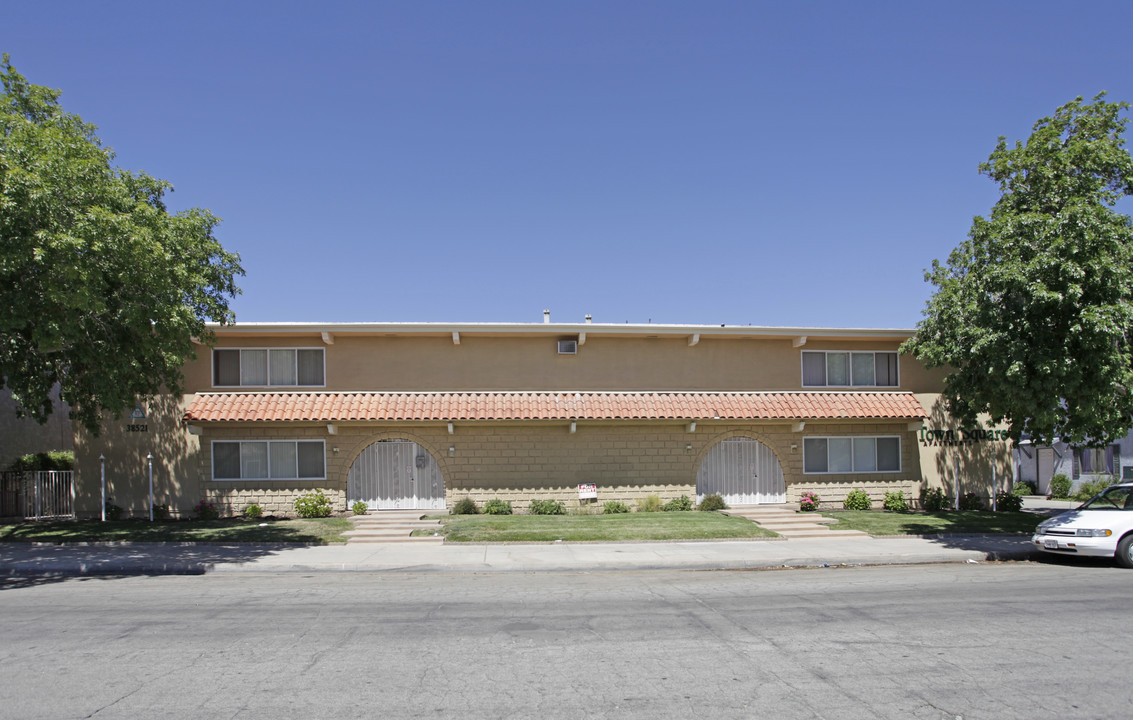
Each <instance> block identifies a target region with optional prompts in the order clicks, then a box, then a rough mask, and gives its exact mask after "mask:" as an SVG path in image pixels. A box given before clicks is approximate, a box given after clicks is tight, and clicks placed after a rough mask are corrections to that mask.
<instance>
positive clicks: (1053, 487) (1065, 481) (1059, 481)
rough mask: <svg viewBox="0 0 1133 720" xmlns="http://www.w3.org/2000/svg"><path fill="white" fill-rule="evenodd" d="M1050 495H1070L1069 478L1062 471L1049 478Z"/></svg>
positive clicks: (1062, 496)
mask: <svg viewBox="0 0 1133 720" xmlns="http://www.w3.org/2000/svg"><path fill="white" fill-rule="evenodd" d="M1050 496H1051V497H1052V498H1059V499H1064V498H1068V497H1070V478H1069V477H1067V476H1066V475H1065V474H1063V473H1058V474H1057V475H1055V476H1054V477H1052V478H1051V479H1050Z"/></svg>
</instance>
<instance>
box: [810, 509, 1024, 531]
mask: <svg viewBox="0 0 1133 720" xmlns="http://www.w3.org/2000/svg"><path fill="white" fill-rule="evenodd" d="M821 514H822V515H825V516H826V517H830V518H835V519H836V520H838V522H837V524H836V525H833V526H831V527H835V528H839V529H843V528H845V529H849V530H861V531H863V532H867V533H869V534H870V535H935V534H938V533H1028V534H1029V533H1031V532H1034V529H1035V526H1036V525H1038V524H1039V523H1040V522H1042V520H1043V518H1042V517H1041V516H1038V515H1033V514H1031V513H993V512H983V511H967V510H950V511H947V512H933V513H921V512H915V513H891V512H881V511H878V510H834V511H830V512H825V511H824V512H822V513H821Z"/></svg>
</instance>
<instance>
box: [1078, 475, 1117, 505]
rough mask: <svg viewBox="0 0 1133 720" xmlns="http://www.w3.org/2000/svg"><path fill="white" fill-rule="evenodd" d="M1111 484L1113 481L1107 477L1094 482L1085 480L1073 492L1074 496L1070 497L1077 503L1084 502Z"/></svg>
mask: <svg viewBox="0 0 1133 720" xmlns="http://www.w3.org/2000/svg"><path fill="white" fill-rule="evenodd" d="M1112 484H1113V480H1111V479H1110V478H1108V477H1101V478H1098V479H1096V480H1086V481H1085V482H1083V483H1082V484H1081V485H1079V486H1078V489H1077V490H1075V491H1074V495H1073V496H1072V497H1073V498H1074V499H1075V500H1077V501H1078V502H1086V501H1087V500H1089V499H1090V498H1092V497H1093V496H1095V495H1097V494H1098V493H1100V492H1101V491H1102V490H1105V489H1106V488H1107V487H1109V486H1110V485H1112Z"/></svg>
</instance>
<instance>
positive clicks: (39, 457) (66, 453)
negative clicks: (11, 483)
mask: <svg viewBox="0 0 1133 720" xmlns="http://www.w3.org/2000/svg"><path fill="white" fill-rule="evenodd" d="M8 469H9V470H15V471H18V472H36V471H39V470H74V469H75V453H73V452H71V451H70V450H51V451H49V452H41V453H32V454H30V455H23V456H21V457H18V458H16V459H15V460H13V461H12V464H11V465H9V466H8Z"/></svg>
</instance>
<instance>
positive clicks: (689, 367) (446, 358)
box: [185, 334, 943, 392]
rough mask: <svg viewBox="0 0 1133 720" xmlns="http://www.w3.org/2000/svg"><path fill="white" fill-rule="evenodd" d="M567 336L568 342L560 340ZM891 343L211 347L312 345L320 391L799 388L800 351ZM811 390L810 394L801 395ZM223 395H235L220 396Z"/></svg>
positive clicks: (923, 381) (632, 340)
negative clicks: (322, 367) (319, 357)
mask: <svg viewBox="0 0 1133 720" xmlns="http://www.w3.org/2000/svg"><path fill="white" fill-rule="evenodd" d="M564 337H569V336H564ZM898 346H899V343H898V342H896V341H893V340H857V339H853V340H841V339H839V340H809V341H808V342H807V343H806V344H805V345H804V346H803V347H801V348H795V347H792V346H791V340H790V339H789V338H785V339H715V338H704V339H701V340H700V341H699V342H698V343H697V344H696V345H694V346H692V347H689V345H688V341H687V339H685V338H666V337H660V338H657V339H647V338H641V337H606V336H602V335H595V336H591V337H589V338H588V339H587V341H586V343H585V344H584V345H581V346H579V348H578V354H577V355H559V354H558V353H557V349H556V337H555V336H536V337H530V336H524V337H480V336H476V335H464V336H462V337H461V341H460V344H459V345H456V344H454V343H453V341H452V338H451V337H417V336H394V337H384V336H380V337H375V336H359V337H356V336H350V335H340V336H337V337H335V339H334V344H333V345H324V344H323V342H322V340H321V339H320V338H319V336H318V335H309V336H294V337H264V336H255V337H241V336H230V335H226V334H221V335H220V336H219V338H218V343H217V347H230V348H237V347H243V348H252V347H256V348H259V347H312V348H324V349H325V350H326V388H325V389H326V390H331V391H350V390H359V391H382V390H386V391H397V390H403V391H410V390H416V391H461V390H580V391H581V390H617V391H649V390H703V391H711V390H715V391H758V390H802V389H803V387H802V358H801V353H802V352H803V351H804V350H882V351H895V350H896V349H897V348H898ZM899 364H900V380H901V385H900V387H899V388H884V389H901V390H911V391H914V392H932V391H936V390H937V389H939V387H940V383H941V378H942V377H943V374H942V373H941V372H939V371H926V370H925V369H924V368H923V367H922V366H921V364H920V363H919V362H917V361H916V360H914V359H912V358H909V357H905V356H902V357H900V358H899ZM211 372H212V354H211V351H210V350H209V349H208V348H204V347H202V348H201V349H200V351H199V354H198V358H197V359H196V360H194V361H191V362H189V363H188V364H187V365H186V367H185V375H186V383H187V384H186V387H187V390H188V391H190V392H204V391H210V390H213V389H214V388H213V387H212V376H211ZM307 389H309V388H307ZM807 389H810V390H813V389H815V388H807ZM223 390H225V391H232V390H238V389H234V388H223Z"/></svg>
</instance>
